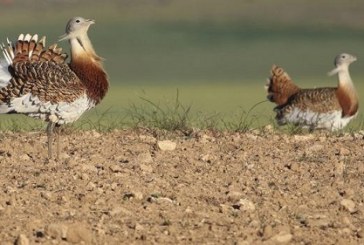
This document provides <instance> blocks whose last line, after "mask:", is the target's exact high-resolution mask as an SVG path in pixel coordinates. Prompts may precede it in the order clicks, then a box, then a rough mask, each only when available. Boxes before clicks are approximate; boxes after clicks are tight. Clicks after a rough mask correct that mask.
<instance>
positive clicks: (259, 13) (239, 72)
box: [0, 0, 364, 130]
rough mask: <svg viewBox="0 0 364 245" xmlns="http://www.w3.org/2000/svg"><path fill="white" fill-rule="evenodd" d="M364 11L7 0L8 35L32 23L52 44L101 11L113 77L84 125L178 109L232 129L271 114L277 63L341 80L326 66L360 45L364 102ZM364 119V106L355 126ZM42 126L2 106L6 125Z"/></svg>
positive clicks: (313, 81) (255, 4) (1, 123)
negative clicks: (271, 78) (72, 23)
mask: <svg viewBox="0 0 364 245" xmlns="http://www.w3.org/2000/svg"><path fill="white" fill-rule="evenodd" d="M363 12H364V5H363V4H362V2H361V1H360V0H352V1H345V0H322V1H316V2H313V1H309V0H295V1H289V0H275V1H271V0H118V1H110V0H107V1H96V0H95V1H90V0H78V1H76V0H63V1H62V0H47V1H46V0H38V1H31V0H23V1H20V0H19V1H16V0H0V39H1V40H3V41H5V40H6V37H9V38H10V39H16V38H17V36H18V34H19V33H25V32H27V33H28V32H29V33H39V34H40V35H46V36H47V41H48V44H50V43H53V42H55V41H57V39H58V37H59V36H60V35H62V34H63V32H64V29H65V24H66V22H67V20H68V19H69V18H71V17H73V16H83V17H86V18H93V19H95V20H96V25H95V26H92V27H91V29H90V32H89V35H90V37H91V40H92V41H93V44H94V47H95V49H96V51H97V52H98V54H100V55H101V56H102V57H104V58H105V67H106V69H107V71H108V73H109V76H110V83H111V87H110V91H109V94H108V95H107V97H106V98H105V100H104V101H103V102H102V104H101V105H100V106H98V107H97V109H96V110H93V111H90V112H89V113H87V114H86V115H84V116H83V117H82V119H81V120H80V121H78V122H77V123H76V125H74V126H76V127H80V128H97V129H101V130H102V129H108V128H115V127H129V126H135V123H136V122H141V123H143V120H147V119H148V117H149V119H150V118H153V117H154V119H155V118H156V117H157V116H155V114H158V113H160V112H162V113H163V112H164V113H166V114H168V113H169V114H171V113H172V114H173V113H175V112H177V114H178V113H180V114H182V116H183V114H186V113H187V114H188V115H187V116H186V117H188V118H187V119H188V120H189V122H188V123H189V124H190V125H191V126H194V127H220V128H230V129H234V127H238V124H239V123H240V122H241V121H243V123H246V124H249V126H251V127H260V126H264V125H266V124H268V123H272V122H273V118H274V114H273V112H272V108H273V107H274V105H273V104H271V103H269V102H265V103H260V104H258V103H259V102H261V101H263V100H265V91H264V89H263V87H264V84H265V82H266V77H267V76H268V75H269V71H270V68H271V66H272V64H277V65H281V66H283V67H284V68H285V69H286V70H287V72H288V73H289V74H290V75H291V77H292V78H293V79H294V80H295V81H296V83H297V84H298V85H300V86H302V87H318V86H335V85H336V82H337V80H336V77H328V76H327V75H326V74H327V72H328V71H329V70H331V69H332V68H333V59H334V57H335V56H336V55H337V54H339V53H341V52H348V53H352V54H355V55H357V56H358V61H357V62H356V63H354V64H353V65H352V66H351V74H352V78H353V80H354V83H355V85H356V87H357V89H358V92H359V96H360V97H361V104H363V102H364V100H363V96H362V95H363V93H364V84H363V81H364V72H363V69H362V67H364V45H363V44H364V21H363V18H364V17H363V14H362V13H363ZM60 45H61V46H62V47H64V48H65V50H67V52H68V49H69V46H68V43H65V42H61V43H60ZM177 94H178V103H176V99H177ZM176 104H178V105H179V107H178V108H177V109H176V108H175V107H176ZM254 105H256V106H255V107H254ZM250 109H252V110H250ZM249 110H250V111H249ZM248 111H249V114H247V113H248ZM363 111H364V110H363V106H362V107H361V113H360V114H362V112H363ZM143 113H144V114H145V115H142V114H143ZM153 113H154V114H153ZM143 117H145V118H143ZM19 118H21V120H19ZM362 124H363V117H362V116H359V118H358V119H357V120H355V121H354V122H353V123H352V124H351V128H355V129H357V128H362ZM43 126H44V124H42V123H39V122H38V121H33V120H32V119H28V118H26V117H19V116H15V115H1V116H0V129H3V130H4V129H9V128H10V129H13V130H18V129H19V130H20V129H28V128H29V129H33V128H37V127H43Z"/></svg>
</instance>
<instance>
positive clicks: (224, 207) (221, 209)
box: [219, 204, 232, 214]
mask: <svg viewBox="0 0 364 245" xmlns="http://www.w3.org/2000/svg"><path fill="white" fill-rule="evenodd" d="M231 211H232V208H231V206H230V205H225V204H220V207H219V212H220V213H223V214H228V213H230V212H231Z"/></svg>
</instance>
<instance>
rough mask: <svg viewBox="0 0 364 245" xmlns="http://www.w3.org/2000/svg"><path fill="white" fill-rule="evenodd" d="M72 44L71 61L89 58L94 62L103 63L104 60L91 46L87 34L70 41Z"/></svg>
mask: <svg viewBox="0 0 364 245" xmlns="http://www.w3.org/2000/svg"><path fill="white" fill-rule="evenodd" d="M70 44H71V59H72V60H74V59H78V58H81V59H82V58H85V57H88V58H89V59H91V60H93V61H101V60H102V58H101V57H100V56H98V55H97V54H96V52H95V50H94V48H93V46H92V44H91V41H90V39H89V38H88V36H87V34H86V33H85V34H84V35H80V36H77V37H73V38H71V39H70Z"/></svg>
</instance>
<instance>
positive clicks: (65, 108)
mask: <svg viewBox="0 0 364 245" xmlns="http://www.w3.org/2000/svg"><path fill="white" fill-rule="evenodd" d="M94 106H95V103H94V102H91V101H90V100H89V99H88V97H87V95H86V94H84V95H83V96H82V97H80V98H78V99H77V100H75V101H73V102H71V103H68V102H60V103H57V104H52V103H50V102H46V103H44V102H41V101H40V100H39V99H38V97H37V96H32V95H31V94H26V95H23V96H22V97H19V98H15V99H13V100H11V101H10V104H6V103H3V104H0V113H8V112H11V111H15V112H17V113H22V114H26V115H28V116H30V117H34V118H39V119H42V120H44V121H52V122H54V123H57V124H65V123H71V122H74V121H76V120H77V119H78V118H79V117H80V116H81V115H82V114H83V113H84V112H85V111H87V110H88V109H91V108H93V107H94Z"/></svg>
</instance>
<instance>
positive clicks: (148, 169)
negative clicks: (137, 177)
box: [140, 164, 153, 173]
mask: <svg viewBox="0 0 364 245" xmlns="http://www.w3.org/2000/svg"><path fill="white" fill-rule="evenodd" d="M140 169H141V170H142V171H143V172H147V173H152V172H153V167H152V166H151V165H148V164H140Z"/></svg>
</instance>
